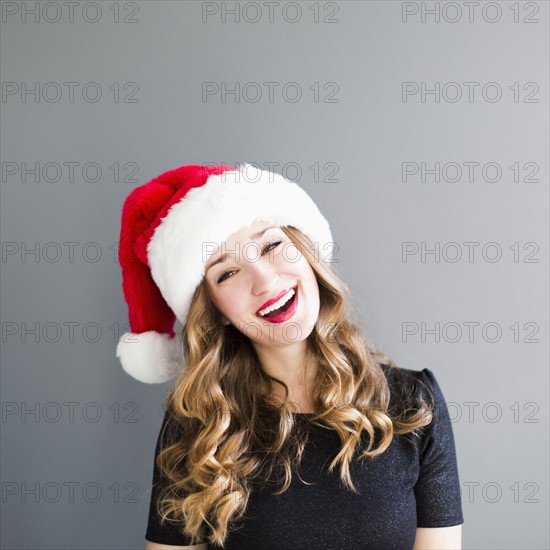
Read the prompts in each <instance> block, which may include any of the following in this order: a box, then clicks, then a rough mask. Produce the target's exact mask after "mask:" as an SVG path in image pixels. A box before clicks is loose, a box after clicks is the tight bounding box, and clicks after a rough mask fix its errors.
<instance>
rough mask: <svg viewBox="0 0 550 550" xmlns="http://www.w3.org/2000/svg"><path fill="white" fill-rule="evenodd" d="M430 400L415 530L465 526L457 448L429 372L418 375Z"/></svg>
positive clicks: (447, 418)
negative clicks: (419, 528) (428, 423)
mask: <svg viewBox="0 0 550 550" xmlns="http://www.w3.org/2000/svg"><path fill="white" fill-rule="evenodd" d="M418 377H419V378H420V380H421V381H422V382H423V383H424V384H425V385H426V386H427V387H428V389H429V390H430V393H431V395H432V397H433V401H432V400H431V399H430V402H431V403H432V404H433V406H434V411H433V419H432V422H431V423H430V425H429V426H426V427H425V428H423V430H422V431H423V439H422V443H421V445H420V467H419V477H418V480H417V482H416V485H415V487H414V492H415V496H416V508H417V526H418V527H450V526H452V525H460V524H461V523H464V519H463V516H462V501H461V491H460V481H459V475H458V466H457V459H456V449H455V442H454V436H453V430H452V424H451V419H450V416H449V411H448V409H447V404H446V402H445V398H444V397H443V393H442V391H441V388H440V387H439V384H438V383H437V380H436V379H435V376H434V374H433V373H432V372H431V371H430V370H429V369H423V370H422V371H419V372H418Z"/></svg>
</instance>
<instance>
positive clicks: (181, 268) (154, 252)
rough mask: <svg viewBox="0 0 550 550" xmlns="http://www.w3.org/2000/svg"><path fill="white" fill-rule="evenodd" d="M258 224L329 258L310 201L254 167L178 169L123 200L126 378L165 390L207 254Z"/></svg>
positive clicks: (121, 353)
mask: <svg viewBox="0 0 550 550" xmlns="http://www.w3.org/2000/svg"><path fill="white" fill-rule="evenodd" d="M256 220H262V221H266V222H271V223H273V224H275V225H278V226H285V225H292V226H294V227H296V228H297V229H299V230H300V231H302V232H303V233H305V234H306V235H307V236H308V237H309V238H310V239H311V240H312V242H313V243H314V244H315V246H316V249H318V250H319V254H320V255H321V257H323V258H326V256H327V255H328V254H329V252H330V251H331V248H332V247H331V246H327V245H328V244H329V243H331V242H332V235H331V231H330V228H329V224H328V222H327V221H326V219H325V218H324V217H323V215H322V214H321V212H320V211H319V209H318V208H317V206H316V205H315V203H314V202H313V200H312V199H311V198H310V197H309V195H308V194H307V193H306V192H305V191H304V190H303V189H302V188H301V187H300V186H299V185H297V184H296V183H295V182H292V181H290V180H287V179H285V178H284V177H283V176H281V175H280V174H276V173H273V172H269V171H265V170H261V169H259V168H257V167H255V166H254V165H251V164H244V165H242V166H241V167H239V168H234V167H232V166H225V165H221V166H203V165H189V166H182V167H180V168H176V169H174V170H170V171H168V172H165V173H163V174H161V175H160V176H158V177H157V178H154V179H153V180H151V181H150V182H149V183H146V184H144V185H142V186H140V187H137V188H136V189H134V190H133V191H132V192H131V193H130V194H129V195H128V197H127V199H126V201H125V202H124V205H123V208H122V224H121V231H120V241H119V253H118V257H119V263H120V266H121V268H122V288H123V292H124V297H125V299H126V302H127V304H128V312H129V314H128V315H129V320H130V329H131V332H126V333H124V334H123V335H122V336H121V338H120V340H119V342H118V344H117V349H116V355H117V357H118V358H119V360H120V362H121V364H122V367H123V369H124V370H125V371H126V372H127V373H128V374H129V375H131V376H132V377H134V378H135V379H137V380H139V381H141V382H145V383H149V384H151V383H162V382H166V381H168V380H170V379H172V378H173V377H174V376H176V374H177V373H178V372H179V371H181V370H182V369H183V368H184V364H183V354H182V342H181V338H180V337H179V336H176V335H175V332H174V323H175V320H176V318H177V319H178V321H179V322H180V323H181V324H182V325H184V324H185V322H186V319H187V313H188V310H189V306H190V303H191V299H192V297H193V293H194V292H195V290H196V288H197V287H198V286H199V284H200V283H201V281H202V279H203V277H204V268H205V264H206V262H207V261H208V258H209V257H210V255H211V254H212V253H213V252H215V251H216V249H217V248H218V247H219V246H220V245H221V243H222V242H224V241H225V240H226V239H227V238H228V237H229V236H230V235H231V234H232V233H234V232H235V231H237V230H239V229H241V228H243V227H246V226H248V225H250V224H252V223H253V222H254V221H256Z"/></svg>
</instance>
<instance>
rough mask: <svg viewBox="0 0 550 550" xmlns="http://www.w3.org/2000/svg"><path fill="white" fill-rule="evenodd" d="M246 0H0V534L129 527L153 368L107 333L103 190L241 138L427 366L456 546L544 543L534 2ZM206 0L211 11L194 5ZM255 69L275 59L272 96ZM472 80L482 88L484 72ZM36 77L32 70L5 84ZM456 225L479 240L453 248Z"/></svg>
mask: <svg viewBox="0 0 550 550" xmlns="http://www.w3.org/2000/svg"><path fill="white" fill-rule="evenodd" d="M23 4H26V6H24V5H23ZM233 4H235V3H234V2H228V3H226V5H227V7H231V6H232V5H233ZM248 4H251V3H247V2H237V5H238V7H239V8H240V11H241V14H240V17H239V21H238V22H237V21H235V16H234V15H231V14H225V15H224V14H222V12H221V7H222V6H221V3H212V2H205V3H204V6H203V5H201V3H200V2H167V1H161V2H135V3H132V2H129V3H126V2H111V1H109V2H98V3H95V4H94V3H92V4H91V5H89V6H87V7H86V8H85V10H84V11H83V4H79V5H78V6H76V7H75V8H74V10H75V11H74V13H73V14H72V18H73V21H72V22H71V20H70V19H71V14H69V12H68V8H67V7H66V6H63V4H62V3H61V2H51V3H50V6H49V7H48V8H47V10H46V11H44V9H43V8H44V4H43V3H42V4H41V6H42V7H41V8H40V10H39V13H38V14H37V15H33V14H32V13H30V14H29V13H26V11H25V9H24V8H26V10H27V11H28V10H30V9H33V8H34V5H35V2H26V3H25V2H23V3H21V2H2V14H3V20H2V26H1V32H2V38H1V46H2V57H1V62H2V74H1V80H2V83H3V91H4V96H3V98H2V104H1V108H2V123H3V125H2V136H1V137H2V143H1V145H2V172H3V177H2V182H1V188H2V212H1V214H2V242H3V257H2V265H1V268H2V294H1V301H2V312H1V313H2V322H3V324H2V372H1V382H2V413H3V414H2V423H1V429H2V464H1V468H2V469H1V475H2V525H1V527H2V547H3V548H33V549H34V548H36V549H46V548H105V549H106V548H143V547H144V544H145V543H144V533H145V526H146V515H147V510H148V505H149V496H150V483H151V475H152V467H153V452H154V444H155V441H156V437H157V435H158V429H159V427H160V422H161V419H162V398H163V396H164V394H165V392H166V390H167V387H168V386H167V385H161V386H148V385H143V384H141V383H139V382H137V381H135V380H133V379H131V378H130V377H128V376H127V375H126V374H125V373H124V372H123V371H122V369H121V367H120V366H119V364H118V362H117V360H116V357H115V342H116V338H117V336H116V335H117V334H119V333H120V331H121V330H124V324H125V323H126V322H127V309H126V304H125V302H124V299H123V295H122V291H121V276H120V269H119V266H118V264H117V263H116V261H115V260H114V252H115V250H116V242H117V240H118V236H119V228H120V226H119V224H120V209H121V206H122V202H123V200H124V198H125V197H126V195H127V194H128V193H129V191H130V190H131V189H133V188H134V187H136V186H137V185H138V184H141V183H144V182H146V181H148V180H149V179H150V178H152V177H154V176H156V175H158V174H159V173H161V172H163V171H164V170H167V169H169V168H174V167H176V166H180V165H182V164H190V163H203V162H211V163H223V162H225V163H228V164H234V163H239V162H240V163H243V162H252V163H257V164H259V165H260V166H262V167H266V165H267V164H268V163H278V164H277V165H276V171H278V172H281V171H283V173H285V175H287V176H288V177H291V178H293V177H295V175H296V170H295V169H296V166H298V167H299V168H300V170H301V172H302V174H301V178H300V179H299V180H298V181H299V183H300V184H301V185H302V186H303V187H304V188H305V189H306V190H307V191H308V193H310V194H311V196H312V197H313V198H314V199H315V200H316V201H317V203H318V204H319V207H320V208H321V210H322V211H323V212H324V213H325V215H326V216H327V218H328V219H329V221H330V223H331V226H332V230H333V234H334V238H335V240H336V242H337V244H338V246H339V249H338V252H337V254H336V258H337V259H338V262H339V263H338V266H337V267H338V268H339V269H340V271H341V273H342V275H343V277H344V279H345V280H346V281H347V282H348V283H349V284H350V286H351V287H352V290H353V294H354V297H355V300H356V305H357V308H358V310H359V312H360V316H361V320H362V323H363V324H364V328H365V330H366V332H367V334H368V335H369V336H370V337H371V338H372V340H373V341H374V342H375V343H376V344H377V345H379V346H380V347H382V348H383V349H384V350H385V351H386V352H387V353H388V354H389V355H391V356H392V357H393V358H394V359H395V360H396V361H397V363H398V364H400V365H401V366H403V367H407V368H411V369H415V370H420V369H422V368H424V367H428V368H430V369H432V370H433V372H434V373H435V375H436V377H437V379H438V381H439V383H440V385H441V387H442V389H443V392H444V394H445V397H446V400H447V402H448V404H449V410H450V412H451V416H452V418H453V422H454V424H453V426H454V430H455V439H456V443H457V450H458V461H459V468H460V476H461V486H462V491H463V505H464V515H465V525H464V536H463V540H464V548H548V547H549V536H548V521H547V519H548V365H549V357H548V320H549V319H548V282H547V280H548V156H547V153H548V149H549V147H548V145H549V144H548V66H549V64H548V3H547V2H527V3H526V2H520V3H519V4H517V6H516V8H517V11H516V12H514V11H513V9H511V8H513V7H514V5H513V3H511V2H497V3H492V4H493V6H492V7H489V8H487V7H486V9H485V12H482V10H481V7H477V9H476V11H475V12H474V15H473V20H472V21H471V22H470V21H469V19H468V12H467V7H466V6H465V5H464V4H463V3H458V4H454V5H450V3H448V2H441V3H440V20H439V22H437V21H435V16H434V15H429V14H428V15H425V21H424V22H423V21H422V18H421V13H420V10H421V8H422V4H425V7H427V8H433V7H434V3H433V2H428V3H401V2H370V1H364V2H338V3H337V4H336V3H331V2H320V3H318V4H317V8H318V13H319V20H318V21H316V13H315V11H314V9H315V8H316V5H315V3H314V2H309V1H308V2H301V4H300V7H301V10H302V13H301V15H297V11H296V8H295V7H294V6H293V5H290V4H292V3H289V2H281V3H280V5H279V6H278V7H277V6H276V7H275V11H274V14H273V20H272V21H270V18H269V12H268V9H269V8H268V7H267V5H265V4H264V3H263V2H259V3H257V5H259V7H260V8H261V9H262V13H261V14H260V16H261V17H260V19H259V20H258V21H257V22H253V20H254V18H255V17H256V16H257V15H258V14H257V12H256V7H255V6H252V5H248ZM405 4H406V6H405ZM456 5H458V6H459V8H460V9H461V10H462V11H463V13H462V16H461V17H456V14H457V12H456V7H454V6H456ZM96 6H99V7H100V8H101V14H99V13H98V10H97V8H96ZM415 6H416V8H417V9H418V13H417V14H412V15H410V16H409V17H407V19H406V21H403V15H402V14H403V9H409V10H411V11H414V8H415ZM310 8H314V9H310ZM499 8H500V10H501V14H500V18H499V17H498V15H499V14H498V12H497V9H499ZM203 9H208V10H211V11H212V12H213V11H216V9H217V13H213V14H212V15H205V16H204V18H205V21H203V15H204V14H203V12H202V10H203ZM283 9H284V10H285V11H284V13H283V11H282V10H283ZM116 10H118V23H117V22H116V21H115V19H116V15H117V12H116ZM336 11H337V13H334V12H336ZM13 12H15V13H13ZM12 13H13V14H12ZM331 14H332V15H331ZM515 15H517V16H518V21H517V22H515V21H514V16H515ZM37 18H38V21H37ZM58 18H59V20H58V21H56V19H58ZM453 18H457V20H456V22H454V23H453V22H451V20H452V19H453ZM95 19H97V21H95V22H94V20H95ZM124 19H126V22H125V21H124ZM323 19H325V20H323ZM497 19H498V20H497ZM131 20H133V21H134V22H131ZM291 20H295V22H291ZM329 20H331V21H333V22H332V23H331V22H329ZM490 20H492V21H493V22H490ZM536 20H538V22H537V21H536ZM64 82H75V83H76V84H75V85H74V88H73V89H74V92H75V95H74V97H73V98H71V97H70V95H69V85H66V84H65V85H64V84H63V83H64ZM203 82H215V83H218V85H219V86H221V84H220V83H222V82H225V83H227V87H229V88H231V87H234V85H235V82H239V83H241V87H244V86H245V85H246V84H247V83H258V85H257V86H259V87H260V89H261V90H263V95H262V96H261V98H259V100H258V101H257V102H253V101H252V100H253V99H254V95H255V91H256V90H257V89H258V88H257V86H255V85H254V84H250V85H248V86H247V87H246V93H247V94H248V95H247V96H246V97H245V96H242V95H241V96H240V101H239V102H238V103H237V102H236V101H235V97H234V96H231V95H228V96H226V97H225V98H223V99H225V101H222V97H221V95H220V94H219V93H218V94H215V95H211V96H208V97H207V98H206V99H205V100H203V99H202V96H201V91H202V83H203ZM263 82H278V83H279V85H278V86H277V87H275V95H274V97H273V101H272V102H270V101H269V98H268V95H267V91H268V89H267V87H265V85H263V84H262V83H263ZM289 82H296V83H298V85H299V86H300V89H301V90H302V98H301V99H300V100H299V101H297V102H292V101H291V99H292V98H293V97H294V96H293V93H292V92H294V91H295V89H296V88H293V89H291V88H289V87H287V88H286V89H285V90H286V91H287V92H288V94H287V95H286V96H283V95H282V92H281V90H282V88H283V87H284V86H285V84H287V83H289ZM403 82H414V83H416V84H417V85H418V86H421V83H423V82H425V83H426V85H427V86H428V87H430V88H433V87H434V83H436V82H439V83H440V87H441V88H443V87H444V86H445V84H447V83H449V82H456V83H459V84H460V85H461V88H462V90H463V91H464V93H465V94H467V91H468V90H467V88H466V87H465V85H464V84H462V83H464V82H477V83H479V86H477V87H476V88H474V91H475V95H474V97H473V101H469V100H468V98H467V97H466V95H465V96H463V97H462V98H461V99H460V100H459V101H456V102H453V101H452V99H453V97H454V90H453V88H452V87H451V86H447V87H446V88H445V95H441V96H440V97H439V101H438V102H437V101H435V99H434V96H433V95H432V96H430V95H428V96H427V97H425V98H424V99H425V101H422V98H421V97H420V95H419V94H416V95H412V96H409V97H408V98H407V100H406V101H404V100H403V98H402V83H403ZM489 82H496V83H498V85H499V86H500V87H501V88H502V97H501V98H500V99H499V100H497V101H493V102H491V101H489V100H487V99H484V97H483V96H482V94H481V90H482V88H483V86H484V85H485V84H487V83H489ZM529 82H534V83H536V84H537V85H538V91H536V93H534V95H532V96H529V93H530V92H531V91H534V90H535V88H534V87H531V88H529V87H527V88H526V89H524V85H526V83H529ZM10 83H11V84H10ZM35 83H39V86H40V89H39V91H40V94H41V95H39V96H36V97H35V96H33V95H32V94H30V93H27V94H23V95H22V91H24V90H25V89H26V90H27V92H28V89H29V88H31V87H33V86H35ZM51 83H53V84H51ZM89 83H92V84H89ZM94 83H95V84H94ZM115 83H118V86H119V91H120V95H119V96H118V98H117V97H116V96H115V92H116V84H115ZM127 83H135V84H127ZM314 83H319V84H318V86H319V88H320V96H319V97H318V98H317V101H315V99H316V98H315V96H314V94H313V91H312V90H310V89H309V87H310V86H312V85H313V86H315V84H314ZM327 83H336V86H337V88H335V85H334V84H329V85H328V86H330V87H327V88H325V89H323V86H325V85H326V84H327ZM514 83H518V84H517V86H518V90H519V97H517V98H516V99H518V101H517V102H516V101H514V95H513V92H512V90H510V89H509V86H513V85H514ZM124 86H126V88H124ZM136 86H137V87H136ZM528 86H533V85H528ZM25 87H26V88H25ZM84 89H85V90H86V96H85V97H83V95H82V91H83V90H84ZM98 89H100V90H101V92H102V96H101V98H100V99H99V100H98V101H95V102H94V101H93V99H94V94H95V92H96V91H97V90H98ZM59 90H61V95H60V96H59V97H56V93H58V91H59ZM136 90H137V91H136ZM334 90H337V92H336V93H335V94H333V95H332V96H331V95H330V92H332V91H334ZM493 91H494V88H493V89H491V88H487V89H486V92H487V93H488V94H489V96H487V97H489V98H491V97H493V96H492V95H491V94H492V92H493ZM132 92H135V93H132ZM529 97H531V99H536V100H538V101H537V102H525V101H524V100H525V99H529ZM331 98H332V99H333V101H332V102H329V101H328V100H329V99H331ZM71 99H72V101H71ZM117 99H118V101H117ZM23 100H25V101H23ZM132 100H133V101H132ZM404 162H411V163H417V164H418V166H420V165H421V163H423V162H424V163H426V166H427V167H428V168H433V166H434V165H435V163H436V162H439V163H441V165H444V164H445V163H458V164H459V165H461V166H462V168H463V175H462V178H461V179H460V180H459V181H456V182H452V181H445V179H443V178H441V179H440V181H439V183H437V182H435V181H434V177H433V175H427V176H426V178H425V181H424V182H423V181H422V179H421V177H420V175H415V176H410V177H409V178H407V180H406V181H405V182H403V180H402V163H404ZM466 162H479V163H480V166H483V165H485V164H487V163H496V166H499V167H500V168H501V170H502V175H501V178H500V180H499V181H488V179H489V180H490V179H493V174H494V172H491V166H493V169H494V166H495V165H491V166H489V167H488V171H487V172H486V175H487V176H488V177H487V178H484V177H483V174H482V173H481V169H480V168H478V169H477V171H476V173H475V177H474V178H473V181H469V180H468V174H467V168H466V166H467V165H464V163H466ZM35 163H38V168H39V173H38V174H37V175H36V176H35V175H33V174H29V173H27V174H26V175H23V174H22V172H24V169H25V167H26V168H27V169H29V168H33V167H35ZM48 163H51V164H48ZM63 163H65V165H64V164H63ZM67 163H78V164H76V165H73V166H75V173H74V177H73V178H71V174H70V173H69V165H68V164H67ZM87 163H92V164H89V165H88V166H87V167H86V170H85V171H84V173H83V170H82V168H83V166H84V165H86V164H87ZM115 163H118V166H119V168H120V171H119V177H118V178H117V177H116V174H115V170H116V166H117V165H116V164H115ZM315 163H319V164H318V166H319V167H320V172H319V174H320V176H319V177H318V178H316V177H315V172H314V169H313V168H310V167H311V166H314V165H315ZM327 163H334V164H327ZM514 163H519V164H518V165H517V166H519V181H517V182H515V181H514V178H513V171H512V170H511V169H510V168H509V167H510V166H513V165H514ZM526 163H533V164H530V165H527V164H526ZM98 166H99V168H100V169H101V177H99V178H96V173H95V170H96V169H97V167H98ZM334 166H336V168H337V173H336V174H334V175H333V176H332V177H330V175H331V173H332V171H333V167H334ZM59 167H62V169H61V171H60V173H59V174H57V170H58V168H59ZM532 167H535V168H538V173H537V174H536V175H533V176H532V178H531V180H537V181H529V178H528V175H529V174H530V173H531V172H532V171H533V168H532ZM134 172H135V173H134ZM447 174H448V177H447V180H449V179H452V178H453V177H454V173H453V172H451V171H449V172H447ZM132 175H133V177H132ZM95 179H97V181H93V180H95ZM124 179H126V181H124ZM316 179H317V181H316ZM37 180H38V181H37ZM69 242H72V243H76V244H74V245H72V246H74V249H73V250H74V257H72V256H71V255H70V254H69V252H70V246H69V245H67V244H63V243H69ZM405 242H408V243H417V245H418V247H420V246H422V243H425V246H426V247H427V248H432V249H433V248H434V246H436V245H435V244H434V243H439V246H440V247H441V250H442V252H441V255H440V257H439V261H435V259H434V256H430V255H428V256H427V257H426V258H424V260H425V261H422V258H421V257H420V254H416V255H411V256H407V257H406V258H404V259H403V258H402V246H403V244H402V243H405ZM466 242H477V243H480V244H479V246H477V247H476V248H475V249H474V257H473V261H469V259H468V249H467V248H466V245H464V244H463V243H466ZM36 243H38V244H36ZM448 243H458V244H459V245H460V247H461V249H462V252H463V256H462V258H461V259H460V260H458V261H452V260H453V258H454V255H455V252H456V248H453V246H454V245H449V244H448ZM487 243H497V245H498V246H499V247H500V248H501V251H502V256H501V258H500V259H498V260H497V261H489V259H490V258H492V257H493V256H492V254H493V252H494V251H495V250H496V247H495V246H494V245H491V246H489V247H486V248H485V256H484V255H483V254H482V252H483V250H482V249H483V246H484V245H486V244H487ZM514 243H517V244H516V245H514ZM526 243H535V244H526ZM411 246H414V245H411ZM514 246H515V247H516V248H517V251H519V256H517V257H514V251H513V249H514ZM509 247H512V249H510V248H509ZM524 247H525V248H524ZM32 249H35V250H36V251H37V253H36V254H33V252H32ZM98 254H100V256H99V257H98ZM515 260H516V261H515ZM470 322H471V323H479V325H477V328H476V331H475V332H474V334H473V337H472V338H471V339H470V338H469V337H468V331H467V327H468V326H473V325H465V324H464V323H470ZM71 323H74V324H72V325H71ZM404 323H411V324H408V325H406V326H408V327H418V328H419V329H420V328H421V327H422V323H425V325H424V326H425V327H426V328H427V329H433V328H434V327H435V326H436V323H440V325H439V327H440V331H439V336H440V338H439V342H436V341H435V337H434V335H433V334H429V333H428V334H425V335H424V336H423V335H422V334H421V333H420V331H419V332H418V333H417V334H413V335H410V336H407V337H403V335H402V331H403V327H404V326H405V325H404ZM488 323H494V324H492V325H487V324H488ZM515 324H517V325H515ZM70 326H73V327H74V333H72V334H71V332H70V331H69V328H70ZM457 326H458V327H459V328H461V329H462V331H463V332H462V335H461V337H458V338H456V334H457V333H456V330H455V329H456V327H457ZM484 326H485V329H486V332H485V333H484V334H483V333H482V330H481V329H482V328H483V327H484ZM514 326H516V327H517V331H516V332H514V329H513V328H512V329H511V328H510V327H514ZM495 327H500V328H501V330H502V334H501V336H500V339H497V338H494V335H495V332H494V330H495ZM34 329H38V332H36V333H33V332H32V330H34ZM515 335H516V336H517V338H516V339H517V340H518V341H514V340H515V338H514V337H515ZM453 340H457V341H455V342H453ZM493 340H498V341H493ZM68 403H72V405H69V404H68ZM33 411H34V412H33Z"/></svg>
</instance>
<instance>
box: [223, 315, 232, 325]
mask: <svg viewBox="0 0 550 550" xmlns="http://www.w3.org/2000/svg"><path fill="white" fill-rule="evenodd" d="M221 320H222V324H224V325H230V324H231V321H230V320H229V319H228V318H227V317H226V316H225V315H221Z"/></svg>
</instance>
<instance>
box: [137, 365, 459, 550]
mask: <svg viewBox="0 0 550 550" xmlns="http://www.w3.org/2000/svg"><path fill="white" fill-rule="evenodd" d="M382 367H383V370H384V372H385V374H386V377H387V379H388V382H389V383H390V388H394V390H395V388H396V377H395V373H396V372H398V373H399V375H400V376H399V379H400V382H399V383H400V384H403V383H405V384H412V385H414V386H415V387H416V386H417V385H418V381H420V382H423V383H424V384H425V385H426V386H427V387H428V388H429V390H430V392H431V395H433V401H431V398H428V399H429V402H432V403H433V404H434V416H433V420H432V422H431V424H430V425H429V426H427V427H424V428H423V429H422V430H421V432H420V434H421V438H420V440H418V441H416V442H415V443H413V442H412V441H411V440H410V439H409V438H407V437H405V436H395V437H394V439H393V441H392V443H391V444H390V446H389V447H388V448H387V449H386V451H384V452H383V453H382V454H381V455H379V456H378V457H375V458H368V459H363V460H361V461H355V460H354V461H352V462H351V463H350V475H351V478H352V480H353V482H354V484H355V486H356V488H357V490H358V491H359V494H356V493H353V492H351V491H350V490H349V489H348V488H347V487H346V486H345V485H343V482H342V481H341V479H340V474H339V470H340V466H339V465H337V466H336V468H335V469H334V470H333V472H332V473H329V471H328V465H329V464H330V462H331V461H332V459H333V458H334V457H335V456H336V454H337V452H338V450H339V448H340V445H341V443H340V439H339V436H338V434H337V433H336V432H335V431H333V430H328V429H326V428H323V427H320V426H316V425H315V424H310V423H308V419H307V417H308V416H311V415H309V414H306V413H298V414H296V419H297V421H298V422H301V423H304V424H305V425H307V426H308V430H309V435H308V440H307V444H306V448H305V453H304V456H303V459H302V462H301V465H300V469H299V474H300V477H301V478H302V479H303V480H304V481H306V482H309V483H313V484H312V485H306V484H304V483H302V482H301V481H300V479H299V478H298V476H297V475H296V474H294V473H293V476H292V483H291V485H290V487H289V489H288V490H287V491H286V492H285V493H283V494H282V495H278V496H273V495H271V494H270V493H271V492H274V490H273V488H271V490H269V491H268V490H261V489H259V490H258V489H254V490H253V491H252V493H251V495H250V499H249V502H248V506H247V509H246V512H245V517H244V518H241V519H240V520H239V524H238V525H239V527H238V529H235V530H234V531H230V533H229V536H228V537H227V539H226V541H225V545H224V548H225V550H252V549H254V550H299V549H306V548H307V549H308V550H309V549H314V550H344V549H345V550H348V549H354V550H385V549H393V550H406V549H412V547H413V544H414V540H415V534H416V528H417V527H448V526H452V525H459V524H461V523H463V521H464V520H463V516H462V504H461V493H460V483H459V476H458V469H457V460H456V453H455V444H454V438H453V432H452V425H451V421H450V418H449V413H448V410H447V406H446V403H445V399H444V397H443V394H442V392H441V389H440V387H439V385H438V383H437V381H436V379H435V377H434V375H433V373H432V372H431V371H430V370H429V369H423V370H422V371H413V370H409V369H403V368H399V369H397V370H396V369H395V368H392V369H390V368H388V367H387V366H386V365H382ZM392 395H393V393H392ZM396 395H399V390H398V392H397V393H396ZM166 421H167V418H166V416H165V418H164V422H163V427H164V423H166ZM161 430H162V428H161ZM159 444H160V436H159V441H157V448H156V453H158V452H159ZM163 482H165V480H163V477H162V476H161V474H160V472H159V470H158V468H157V467H156V466H154V473H153V490H152V494H151V503H150V508H149V520H148V525H147V532H146V535H145V538H146V539H147V540H149V541H151V542H157V543H161V544H168V545H181V546H185V545H189V544H190V538H188V537H186V536H185V535H183V534H182V533H181V532H180V531H179V529H178V526H175V525H174V524H173V523H170V522H167V523H165V524H164V526H162V527H161V525H160V520H159V517H158V515H157V512H156V498H157V496H158V492H159V488H160V486H161V484H162V483H163ZM209 548H210V549H212V550H214V549H218V548H221V547H219V546H215V545H212V544H210V545H209Z"/></svg>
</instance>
